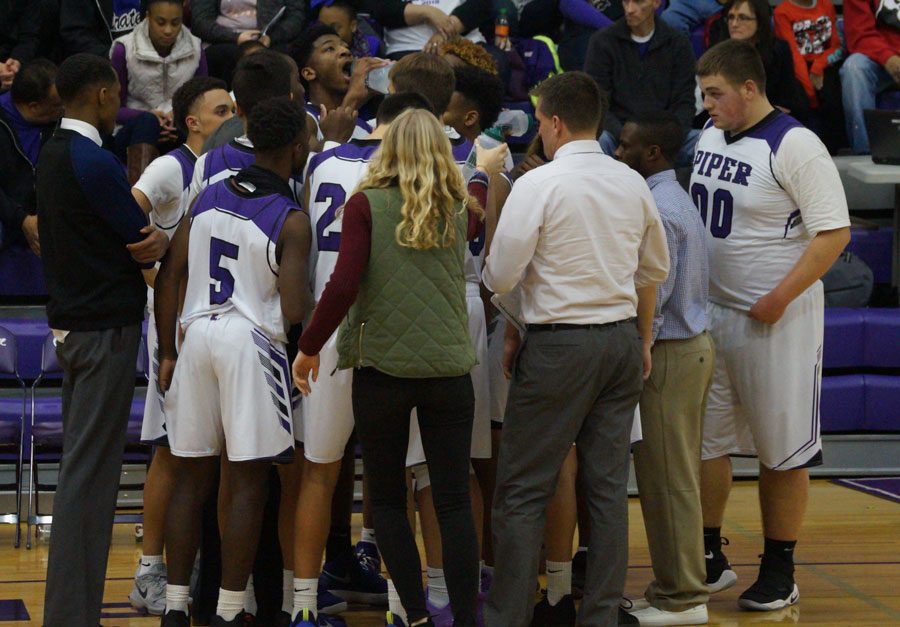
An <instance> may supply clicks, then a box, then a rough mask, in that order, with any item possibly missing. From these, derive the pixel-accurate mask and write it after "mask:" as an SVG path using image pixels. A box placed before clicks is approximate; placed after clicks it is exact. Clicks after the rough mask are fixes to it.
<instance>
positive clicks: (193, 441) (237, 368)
mask: <svg viewBox="0 0 900 627" xmlns="http://www.w3.org/2000/svg"><path fill="white" fill-rule="evenodd" d="M290 390H291V389H290V375H289V366H288V363H287V355H286V353H285V350H284V345H283V343H281V342H277V341H272V340H270V339H269V338H268V337H267V336H266V335H265V334H264V333H263V332H262V331H260V330H259V329H257V328H256V327H255V326H254V325H253V323H251V322H250V321H249V320H247V319H246V318H244V317H243V316H241V315H240V314H237V313H228V314H224V315H215V316H210V317H208V318H199V319H197V320H194V321H193V322H192V323H191V324H190V326H189V327H188V329H187V332H186V335H185V338H184V344H183V345H182V347H181V352H180V353H179V356H178V362H177V364H176V366H175V375H174V379H173V382H172V387H171V389H170V390H169V391H168V393H167V394H166V404H165V409H166V417H167V418H168V422H167V427H168V430H169V448H170V449H171V450H172V454H173V455H177V456H179V457H207V456H211V455H219V454H220V453H221V452H222V451H223V450H224V451H225V452H226V453H227V455H228V459H229V460H231V461H235V462H238V461H262V460H268V459H271V460H273V461H278V462H289V461H291V460H292V459H293V456H294V436H293V424H292V421H291V391H290Z"/></svg>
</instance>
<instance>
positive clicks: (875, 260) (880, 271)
mask: <svg viewBox="0 0 900 627" xmlns="http://www.w3.org/2000/svg"><path fill="white" fill-rule="evenodd" d="M892 247H893V241H892V230H891V228H890V227H885V228H880V229H850V243H849V244H847V251H849V252H851V253H853V254H854V255H857V256H858V257H859V258H860V259H862V260H863V261H865V262H866V264H867V265H868V266H869V267H870V268H871V269H872V275H873V277H874V279H875V282H876V283H890V282H891V260H892V252H891V251H892Z"/></svg>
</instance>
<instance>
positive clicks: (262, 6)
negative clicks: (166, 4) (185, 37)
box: [191, 0, 306, 85]
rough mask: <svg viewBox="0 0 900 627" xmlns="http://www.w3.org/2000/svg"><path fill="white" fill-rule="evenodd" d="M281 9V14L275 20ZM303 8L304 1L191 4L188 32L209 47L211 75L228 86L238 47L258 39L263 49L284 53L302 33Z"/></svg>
mask: <svg viewBox="0 0 900 627" xmlns="http://www.w3.org/2000/svg"><path fill="white" fill-rule="evenodd" d="M282 7H284V13H282V14H281V16H280V17H278V12H279V10H280V9H281V8H282ZM305 7H306V2H305V1H304V0H192V2H191V28H192V29H193V31H194V34H196V35H197V36H198V37H200V39H202V40H203V41H204V42H205V43H208V44H210V46H209V47H208V48H207V49H206V55H207V58H208V60H209V73H210V75H212V76H215V77H216V78H221V79H222V80H223V81H225V82H226V83H228V84H229V85H230V84H231V74H232V73H233V72H234V66H235V65H236V64H237V61H238V58H239V50H238V45H239V44H242V43H244V42H245V41H252V40H254V39H258V40H259V41H260V42H261V43H262V44H263V45H264V46H266V47H273V48H278V49H285V48H286V47H287V46H288V45H290V43H291V42H292V41H294V39H296V38H297V36H298V35H300V33H301V32H302V31H303V27H304V24H305V16H306V8H305ZM276 17H278V19H277V20H275V18H276ZM272 20H275V22H274V23H272ZM267 26H268V31H267V32H266V33H265V34H263V30H265V29H266V27H267Z"/></svg>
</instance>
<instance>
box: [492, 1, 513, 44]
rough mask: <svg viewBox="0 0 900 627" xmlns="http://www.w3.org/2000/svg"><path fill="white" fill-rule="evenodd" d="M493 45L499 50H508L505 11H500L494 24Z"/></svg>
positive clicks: (507, 25)
mask: <svg viewBox="0 0 900 627" xmlns="http://www.w3.org/2000/svg"><path fill="white" fill-rule="evenodd" d="M494 45H495V46H497V47H498V48H499V49H500V50H509V49H510V48H511V45H510V43H509V18H507V17H506V9H500V14H499V15H498V16H497V21H496V22H494Z"/></svg>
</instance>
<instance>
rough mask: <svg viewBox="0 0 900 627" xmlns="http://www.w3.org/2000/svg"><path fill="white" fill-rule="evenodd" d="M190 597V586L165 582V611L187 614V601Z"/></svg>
mask: <svg viewBox="0 0 900 627" xmlns="http://www.w3.org/2000/svg"><path fill="white" fill-rule="evenodd" d="M190 598H191V587H190V586H176V585H174V584H171V583H170V584H166V611H167V612H184V613H185V614H187V611H188V601H189V600H190Z"/></svg>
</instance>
